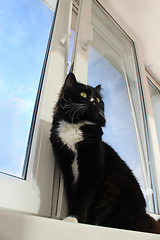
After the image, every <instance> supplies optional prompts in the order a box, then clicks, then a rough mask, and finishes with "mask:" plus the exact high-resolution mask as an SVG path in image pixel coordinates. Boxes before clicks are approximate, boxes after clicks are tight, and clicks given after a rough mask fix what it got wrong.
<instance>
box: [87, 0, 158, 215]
mask: <svg viewBox="0 0 160 240" xmlns="http://www.w3.org/2000/svg"><path fill="white" fill-rule="evenodd" d="M91 25H92V27H93V40H92V42H91V45H90V47H89V63H88V84H89V85H92V86H96V85H98V84H101V85H102V89H103V90H102V94H103V97H104V102H105V116H106V127H105V128H104V129H103V130H104V136H103V138H104V141H106V142H107V143H108V144H110V145H111V146H112V147H113V148H114V149H115V150H116V151H117V152H118V154H119V155H120V156H121V158H122V159H123V160H125V161H126V163H127V164H128V165H129V167H130V168H131V169H132V170H133V172H134V174H135V176H136V177H137V179H138V181H139V183H140V185H141V188H142V191H143V193H144V195H145V197H146V200H147V203H148V210H149V211H154V201H153V189H152V182H151V171H150V167H149V160H148V155H147V152H148V150H147V146H146V140H145V128H144V124H143V123H144V122H143V115H142V109H141V101H140V91H139V87H138V84H139V79H138V77H137V73H136V58H135V50H134V43H133V42H132V41H131V39H130V38H129V37H128V36H127V35H125V34H124V33H123V32H122V31H121V30H120V29H119V28H118V27H117V26H116V25H115V24H114V22H113V21H112V20H111V19H110V18H109V17H108V16H107V15H106V13H105V12H104V11H103V10H102V9H101V8H100V7H99V5H98V4H96V2H95V1H93V5H92V20H91Z"/></svg>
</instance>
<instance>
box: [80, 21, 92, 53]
mask: <svg viewBox="0 0 160 240" xmlns="http://www.w3.org/2000/svg"><path fill="white" fill-rule="evenodd" d="M92 40H93V26H92V25H91V24H90V25H89V35H88V38H87V39H86V40H84V41H83V45H82V49H83V50H84V51H86V49H87V47H88V45H89V44H90V43H91V42H92Z"/></svg>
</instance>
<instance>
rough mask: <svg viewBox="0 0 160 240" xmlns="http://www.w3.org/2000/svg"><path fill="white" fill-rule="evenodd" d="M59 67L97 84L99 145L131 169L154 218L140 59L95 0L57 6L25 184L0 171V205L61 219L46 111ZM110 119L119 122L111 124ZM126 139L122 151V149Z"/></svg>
mask: <svg viewBox="0 0 160 240" xmlns="http://www.w3.org/2000/svg"><path fill="white" fill-rule="evenodd" d="M107 11H108V12H109V13H108V12H107ZM86 13H87V14H86ZM70 35H71V38H70ZM67 65H70V66H72V68H73V71H74V73H75V75H76V77H77V79H78V80H79V81H80V82H82V83H85V84H87V83H88V84H90V85H93V86H94V85H96V84H102V87H103V88H104V90H103V95H104V100H105V102H106V117H107V124H108V129H107V127H106V129H104V132H105V134H104V140H105V141H107V142H109V143H110V144H111V145H112V146H113V147H114V148H115V150H116V151H117V152H118V153H119V155H120V156H121V157H122V158H123V159H124V160H126V161H127V162H128V164H129V165H130V167H131V168H132V169H134V173H135V174H136V176H137V178H138V179H139V181H140V184H141V186H142V189H143V191H144V194H145V196H146V200H147V204H148V211H151V212H156V213H159V201H160V200H159V199H160V197H159V196H160V191H159V189H160V176H159V172H158V169H160V166H159V164H160V161H159V160H158V159H159V152H158V151H159V146H158V148H157V143H156V140H155V138H154V135H156V134H157V133H156V129H155V126H154V125H155V123H154V117H153V118H152V119H150V116H151V115H150V113H152V106H151V99H150V95H149V89H148V85H147V81H146V78H145V71H144V67H143V61H142V59H141V54H140V51H139V48H138V43H137V42H136V41H135V40H134V36H133V35H132V33H130V32H128V29H126V27H125V26H123V24H122V23H120V20H119V19H117V18H116V16H115V15H114V13H113V12H112V10H111V9H109V7H108V5H107V4H106V2H105V1H103V0H99V1H96V0H95V1H94V0H93V1H92V0H87V1H85V0H81V1H77V0H76V1H73V2H72V0H59V1H57V8H56V11H55V14H54V26H53V35H52V37H51V44H50V48H49V52H48V57H47V59H46V64H45V68H44V72H43V87H42V89H41V94H40V98H39V103H38V107H37V109H36V119H35V127H34V131H33V132H32V141H31V145H30V148H29V151H28V153H29V154H28V159H29V161H28V165H27V174H26V180H20V179H16V178H12V177H9V176H6V175H4V174H1V175H0V191H1V192H2V191H3V193H4V194H3V196H2V198H0V206H2V207H3V208H7V209H13V210H16V211H17V210H18V211H22V212H27V213H31V214H36V215H41V216H47V217H53V218H63V217H65V214H66V204H65V196H64V191H63V179H62V177H61V174H60V171H59V169H58V166H57V164H56V161H55V159H54V156H53V152H52V148H51V144H50V142H49V135H50V127H51V122H52V112H53V106H54V105H55V102H56V101H57V98H58V93H59V90H60V88H61V86H62V84H63V82H64V79H65V76H66V74H67V71H69V68H70V66H68V68H67ZM95 66H96V68H95ZM93 73H94V74H93ZM99 76H100V77H99ZM97 77H99V79H98V80H97ZM117 105H118V107H117ZM110 106H112V109H111V108H110ZM115 109H116V111H115ZM111 110H114V111H111ZM124 115H125V116H126V117H125V120H124V118H123V116H124ZM115 118H118V119H119V121H118V124H117V121H116V123H115V120H114V119H115ZM153 133H155V134H153ZM115 136H116V138H117V139H118V140H117V141H115V140H114V139H115ZM128 139H129V140H130V141H129V144H128ZM119 142H121V144H119ZM126 142H127V144H128V149H127V150H128V152H127V151H126V149H125V148H124V146H125V144H126ZM157 149H158V150H157ZM130 155H132V157H133V158H134V159H136V161H134V160H133V159H132V158H130ZM129 159H130V160H129ZM1 183H3V186H2V184H1ZM6 189H7V191H6ZM24 193H25V195H24ZM17 196H18V198H17ZM6 199H12V201H6Z"/></svg>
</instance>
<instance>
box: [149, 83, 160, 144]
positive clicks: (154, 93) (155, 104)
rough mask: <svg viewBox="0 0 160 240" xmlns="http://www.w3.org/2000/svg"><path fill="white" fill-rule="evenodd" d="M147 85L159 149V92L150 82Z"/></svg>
mask: <svg viewBox="0 0 160 240" xmlns="http://www.w3.org/2000/svg"><path fill="white" fill-rule="evenodd" d="M148 83H149V90H150V96H151V102H152V108H153V114H154V120H155V124H156V130H157V136H158V142H159V148H160V91H159V89H158V88H157V87H155V86H154V85H153V84H152V83H151V82H150V81H148Z"/></svg>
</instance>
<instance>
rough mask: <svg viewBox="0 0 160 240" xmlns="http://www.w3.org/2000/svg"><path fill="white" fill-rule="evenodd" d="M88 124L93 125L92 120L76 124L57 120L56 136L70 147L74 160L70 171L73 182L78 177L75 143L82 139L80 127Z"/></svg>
mask: <svg viewBox="0 0 160 240" xmlns="http://www.w3.org/2000/svg"><path fill="white" fill-rule="evenodd" d="M86 124H89V125H95V124H94V123H92V122H88V121H85V122H81V123H77V124H73V123H68V122H66V121H64V120H62V121H61V122H59V127H58V136H59V137H60V139H61V140H62V142H63V144H65V145H67V146H68V148H69V149H71V150H72V151H73V153H74V161H73V163H72V171H73V175H74V182H76V181H77V179H78V175H79V172H78V162H77V156H78V153H77V149H76V144H77V143H78V142H82V141H83V140H84V138H83V132H82V130H81V129H80V127H82V126H84V125H86Z"/></svg>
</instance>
